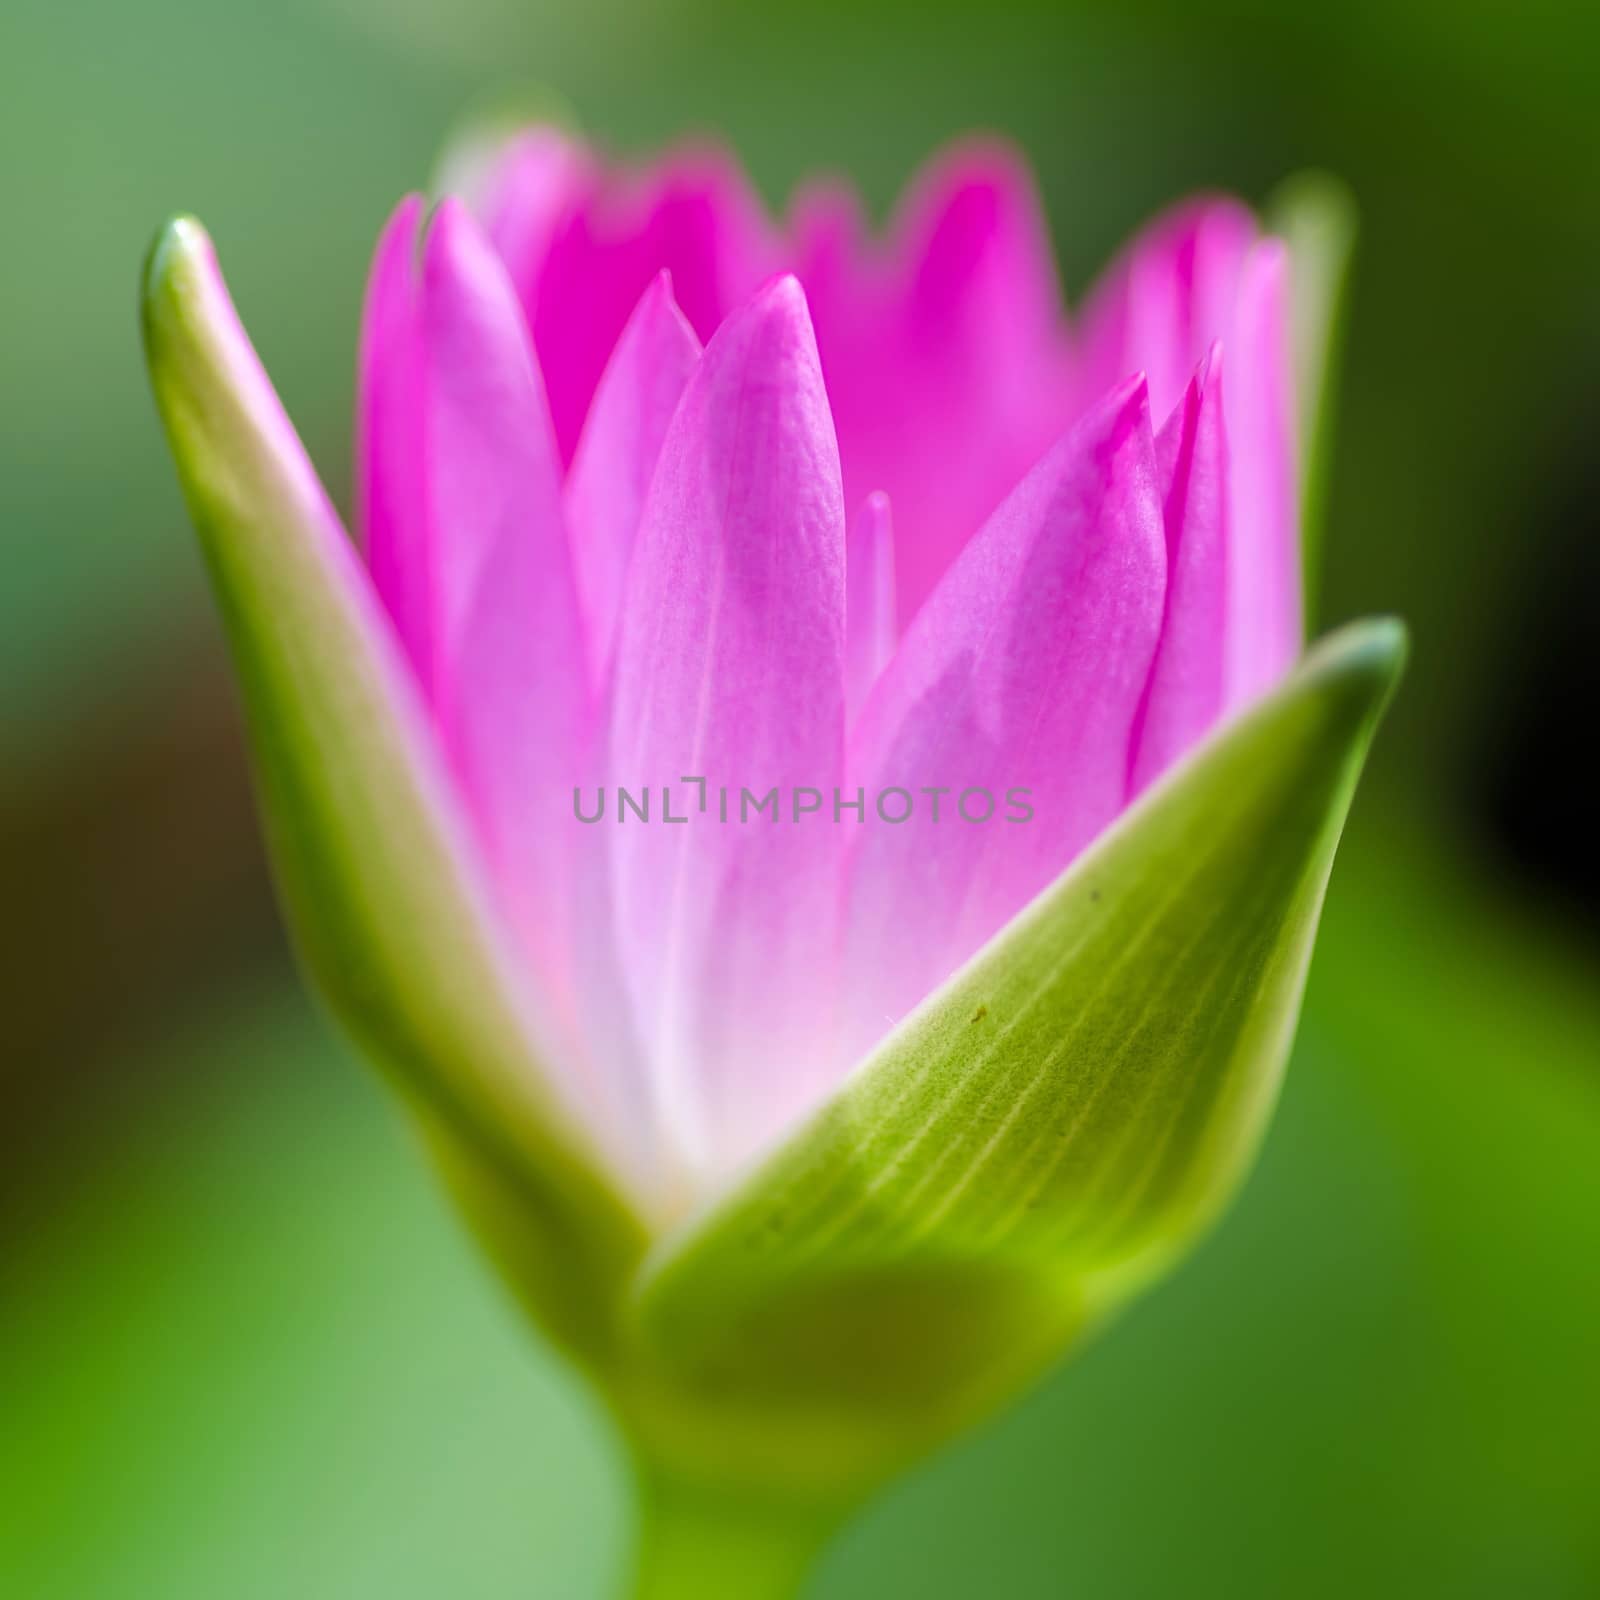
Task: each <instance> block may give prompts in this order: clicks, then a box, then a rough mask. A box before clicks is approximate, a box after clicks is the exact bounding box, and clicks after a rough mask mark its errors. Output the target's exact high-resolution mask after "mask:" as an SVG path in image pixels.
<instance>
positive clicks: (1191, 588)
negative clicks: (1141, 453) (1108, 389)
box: [1131, 345, 1228, 794]
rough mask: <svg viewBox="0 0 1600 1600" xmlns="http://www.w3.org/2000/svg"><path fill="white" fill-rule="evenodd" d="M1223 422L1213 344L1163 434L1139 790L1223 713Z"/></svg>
mask: <svg viewBox="0 0 1600 1600" xmlns="http://www.w3.org/2000/svg"><path fill="white" fill-rule="evenodd" d="M1222 417H1223V401H1222V349H1221V346H1220V345H1214V346H1213V347H1212V351H1211V354H1210V355H1209V356H1208V357H1207V358H1206V360H1205V362H1204V364H1203V365H1202V367H1201V369H1200V371H1199V373H1198V374H1197V375H1196V376H1195V377H1194V379H1193V380H1192V381H1191V382H1190V384H1189V387H1188V389H1187V391H1186V392H1185V393H1184V396H1183V399H1182V401H1181V402H1180V403H1179V405H1178V408H1177V409H1176V410H1175V411H1174V412H1173V413H1172V415H1171V416H1170V417H1169V418H1168V419H1167V422H1166V425H1165V426H1164V427H1163V428H1162V430H1161V432H1160V434H1159V435H1158V436H1157V438H1156V463H1157V467H1158V470H1159V472H1160V475H1161V500H1162V507H1163V513H1164V517H1165V522H1166V536H1167V598H1166V614H1165V617H1164V619H1163V621H1162V624H1161V643H1160V644H1159V645H1158V646H1157V648H1156V659H1155V665H1154V667H1153V668H1152V669H1151V673H1150V687H1149V690H1148V693H1147V695H1146V698H1145V704H1144V709H1143V712H1142V713H1141V716H1140V721H1139V728H1138V732H1137V734H1136V736H1135V739H1134V746H1133V763H1132V768H1131V774H1132V785H1131V788H1132V792H1133V793H1134V794H1137V793H1139V791H1140V790H1142V789H1143V788H1144V787H1145V786H1146V785H1147V784H1149V783H1150V782H1151V781H1152V780H1153V779H1155V778H1157V777H1159V776H1160V775H1161V773H1162V772H1163V771H1164V770H1165V769H1166V768H1167V767H1168V766H1169V765H1171V763H1172V762H1174V761H1175V760H1177V758H1178V757H1179V756H1181V755H1182V754H1183V753H1184V751H1185V750H1187V749H1188V748H1189V746H1190V745H1192V744H1193V743H1194V742H1195V741H1196V740H1197V739H1199V738H1200V737H1201V736H1202V735H1203V734H1204V733H1205V732H1206V731H1207V730H1208V729H1209V728H1210V726H1211V725H1212V723H1213V722H1214V721H1215V720H1216V718H1217V716H1218V715H1219V713H1220V712H1221V710H1222V704H1223V683H1224V672H1225V670H1226V664H1227V663H1226V647H1227V637H1226V619H1227V604H1228V537H1227V529H1228V520H1227V490H1228V443H1227V434H1226V430H1225V428H1224V426H1223V420H1222Z"/></svg>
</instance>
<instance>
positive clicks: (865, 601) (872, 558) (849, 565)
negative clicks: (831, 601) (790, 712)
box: [845, 494, 897, 718]
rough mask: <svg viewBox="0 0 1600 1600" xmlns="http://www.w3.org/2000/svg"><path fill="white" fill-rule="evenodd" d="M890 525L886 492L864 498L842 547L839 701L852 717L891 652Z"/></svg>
mask: <svg viewBox="0 0 1600 1600" xmlns="http://www.w3.org/2000/svg"><path fill="white" fill-rule="evenodd" d="M896 631H897V630H896V624H895V595H894V524H893V522H892V520H891V518H890V513H889V497H888V495H886V494H869V495H868V496H867V498H866V499H865V500H864V501H863V502H862V504H861V509H860V510H859V511H857V512H856V514H855V517H854V519H853V520H852V521H851V523H850V533H849V538H848V541H847V543H846V547H845V699H846V703H847V706H848V709H849V713H850V716H851V717H852V718H853V717H854V716H855V714H856V712H857V711H859V710H860V708H861V705H862V703H863V702H864V701H865V700H866V698H867V693H868V691H869V690H870V689H871V688H872V686H873V684H874V683H876V682H877V681H878V677H879V675H880V674H881V673H882V671H883V669H884V668H885V667H886V666H888V665H889V658H890V657H891V656H893V654H894V647H895V640H896Z"/></svg>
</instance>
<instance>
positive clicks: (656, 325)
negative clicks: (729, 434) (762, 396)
mask: <svg viewBox="0 0 1600 1600" xmlns="http://www.w3.org/2000/svg"><path fill="white" fill-rule="evenodd" d="M699 357H700V341H699V340H698V339H697V338H695V335H694V330H693V329H692V328H691V327H690V326H689V324H688V323H687V322H686V321H685V320H684V317H683V313H682V312H681V311H679V310H678V307H677V303H676V302H675V301H674V300H673V298H672V283H671V279H670V277H669V276H668V274H667V273H665V272H662V273H660V274H658V275H657V277H656V278H655V280H654V282H652V284H651V285H650V287H649V288H648V289H646V290H645V292H644V297H643V299H641V300H640V302H639V304H638V307H637V308H636V309H635V311H634V313H633V316H632V317H631V318H630V319H629V321H628V325H627V327H626V328H624V329H623V333H622V337H621V339H619V340H618V341H617V348H616V350H615V351H614V352H613V353H612V356H611V360H610V363H609V364H608V365H607V367H606V370H605V376H604V377H602V378H601V380H600V387H599V388H598V389H597V390H596V391H595V397H594V404H593V406H592V407H591V408H590V411H589V420H588V422H587V423H585V425H584V429H583V434H582V437H581V438H580V439H579V441H578V450H577V454H576V455H575V456H574V457H573V460H572V472H571V474H570V476H569V477H568V479H567V490H566V510H567V529H568V532H569V534H570V536H571V539H572V560H573V567H574V571H575V573H576V577H577V583H578V599H579V603H580V604H581V606H582V608H583V616H584V624H585V628H584V631H585V635H586V637H587V639H588V643H589V650H590V668H591V671H592V673H593V675H594V678H595V681H596V682H597V683H598V682H599V681H600V680H601V679H602V677H603V676H604V673H605V669H606V667H607V666H608V664H609V663H610V659H611V652H612V649H613V647H614V645H615V635H616V626H617V618H618V615H619V614H620V611H621V608H622V592H623V585H624V582H625V581H626V578H627V573H628V562H629V558H630V557H631V555H632V553H633V543H634V536H635V534H636V533H637V532H638V528H639V517H640V514H641V513H642V511H643V509H644V499H645V491H646V490H647V489H648V488H649V487H650V478H651V475H652V474H653V473H654V471H655V466H656V457H657V456H658V455H659V454H660V453H661V441H662V440H663V439H664V438H665V437H666V433H667V424H668V423H669V422H671V420H672V414H673V412H674V411H675V410H676V409H677V406H678V400H679V398H680V397H681V396H682V394H683V386H684V384H685V383H687V382H688V379H689V374H690V372H691V371H692V370H693V368H694V364H695V362H696V361H697V360H698V359H699Z"/></svg>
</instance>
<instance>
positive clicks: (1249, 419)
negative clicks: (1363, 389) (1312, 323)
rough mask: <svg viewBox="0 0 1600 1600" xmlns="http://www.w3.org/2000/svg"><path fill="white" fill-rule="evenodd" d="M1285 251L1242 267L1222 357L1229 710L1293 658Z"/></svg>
mask: <svg viewBox="0 0 1600 1600" xmlns="http://www.w3.org/2000/svg"><path fill="white" fill-rule="evenodd" d="M1288 273H1289V263H1288V251H1287V249H1286V248H1285V246H1284V245H1283V243H1282V241H1281V240H1278V239H1264V240H1262V241H1261V243H1260V244H1258V245H1257V246H1256V247H1255V249H1254V250H1253V251H1252V252H1251V254H1250V257H1249V260H1248V261H1247V262H1246V264H1245V269H1244V277H1243V281H1242V283H1241V285H1240V289H1239V305H1238V310H1237V312H1236V320H1235V325H1234V326H1235V331H1234V338H1233V344H1232V346H1231V348H1230V350H1229V352H1228V388H1227V412H1228V444H1229V462H1230V465H1229V472H1228V544H1229V559H1228V572H1229V577H1228V647H1229V661H1228V703H1229V705H1239V704H1241V703H1244V702H1247V701H1249V700H1253V699H1254V698H1255V697H1256V696H1257V695H1259V694H1261V693H1263V692H1264V691H1265V690H1267V689H1269V688H1270V687H1271V686H1272V685H1273V684H1274V683H1276V682H1277V680H1278V679H1279V678H1280V677H1282V676H1283V674H1284V673H1285V672H1287V671H1288V670H1289V668H1290V667H1291V666H1292V665H1293V663H1294V661H1295V659H1296V657H1298V655H1299V654H1300V643H1301V616H1300V509H1299V499H1298V489H1297V484H1296V472H1297V466H1296V459H1295V418H1294V375H1293V369H1292V367H1291V365H1290V352H1289V310H1288V298H1287V297H1288Z"/></svg>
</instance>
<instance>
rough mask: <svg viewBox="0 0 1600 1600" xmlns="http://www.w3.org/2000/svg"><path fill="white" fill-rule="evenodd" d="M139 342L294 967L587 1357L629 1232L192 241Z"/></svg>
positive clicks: (632, 1253)
mask: <svg viewBox="0 0 1600 1600" xmlns="http://www.w3.org/2000/svg"><path fill="white" fill-rule="evenodd" d="M144 333H145V346H146V351H147V355H148V359H149V364H150V374H151V381H152V383H153V385H154V388H155V394H156V401H157V404H158V406H159V408H160V411H161V417H162V421H163V422H164V423H165V425H166V430H167V434H168V438H169V440H170V442H171V446H172V451H173V455H174V457H175V458H176V460H177V464H178V472H179V477H180V479H181V481H182V485H183V490H184V495H185V498H186V499H187V501H188V504H189V509H190V512H191V514H192V515H193V518H194V521H195V525H196V527H197V528H198V530H199V533H200V537H201V542H202V545H203V547H204V550H205V555H206V560H207V564H208V566H209V569H210V573H211V578H212V583H213V585H214V587H215V589H216V593H217V598H218V601H219V603H220V606H221V609H222V613H223V617H224V620H225V622H226V625H227V633H228V641H229V645H230V647H231V650H232V653H233V659H234V665H235V667H236V669H237V672H238V677H239V681H240V683H241V685H242V689H243V695H244V704H245V712H246V718H247V722H248V727H249V735H250V743H251V748H252V753H253V756H254V762H255V771H256V778H257V784H258V788H259V792H260V799H261V806H262V811H263V813H264V815H265V820H266V826H267V833H268V840H269V845H270V849H271V854H272V859H273V865H274V868H275V870H276V873H277V877H278V882H279V887H280V889H281V891H282V893H283V897H284V900H285V903H286V907H287V911H288V917H289V922H290V925H291V928H292V930H293V932H294V934H295V938H296V943H297V945H298V947H299V949H300V952H301V955H302V957H303V959H304V962H305V965H306V966H307V968H308V969H309V972H310V974H311V976H312V978H313V980H314V981H315V982H316V984H317V986H318V987H319V988H320V989H321V991H322V992H323V994H324V995H325V996H326V997H327V999H328V1001H329V1002H330V1004H331V1006H332V1008H333V1010H334V1011H335V1012H336V1013H337V1014H338V1016H339V1017H340V1018H341V1020H342V1021H343V1022H344V1023H345V1024H346V1026H347V1027H348V1028H349V1029H350V1031H351V1032H352V1033H353V1034H354V1035H355V1037H356V1039H357V1041H358V1043H360V1044H361V1045H362V1047H363V1048H364V1049H365V1051H366V1052H367V1053H368V1054H369V1055H370V1056H371V1057H372V1058H373V1059H374V1060H375V1061H376V1062H378V1063H379V1064H381V1065H382V1066H383V1067H385V1068H386V1069H387V1070H388V1071H389V1073H390V1074H391V1076H392V1077H393V1078H394V1080H395V1082H396V1083H397V1084H398V1085H399V1087H400V1088H401V1089H402V1090H403V1091H404V1093H405V1095H406V1096H407V1098H408V1099H409V1100H410V1101H411V1103H412V1104H413V1106H414V1107H415V1108H416V1110H417V1112H418V1114H419V1116H420V1117H421V1119H422V1121H423V1124H424V1127H425V1129H426V1130H427V1132H428V1135H429V1137H430V1139H431V1140H432V1142H433V1143H434V1144H435V1146H436V1147H437V1148H439V1149H440V1150H441V1152H443V1153H444V1155H445V1158H446V1165H447V1170H448V1171H449V1172H450V1174H451V1176H452V1177H453V1179H454V1180H455V1182H456V1184H457V1187H458V1189H459V1190H461V1191H462V1192H463V1193H464V1194H465V1196H466V1197H467V1198H468V1199H469V1204H470V1206H471V1209H472V1210H473V1212H474V1215H475V1216H476V1217H477V1218H478V1220H479V1221H480V1223H481V1224H492V1222H493V1219H494V1217H496V1216H505V1215H510V1214H514V1215H515V1217H516V1224H515V1233H516V1241H515V1251H516V1254H517V1258H518V1260H517V1272H518V1280H519V1284H520V1286H521V1287H522V1288H523V1289H524V1291H525V1292H526V1293H528V1294H529V1296H530V1298H532V1299H534V1300H535V1301H536V1303H537V1304H538V1308H539V1310H540V1313H541V1315H542V1316H543V1318H544V1320H545V1322H546V1325H547V1326H548V1327H550V1328H551V1329H552V1331H553V1332H555V1333H556V1335H557V1336H558V1337H559V1338H562V1339H563V1340H564V1341H565V1342H566V1343H567V1344H569V1345H570V1346H572V1347H574V1348H577V1349H579V1350H581V1351H583V1352H585V1353H589V1354H592V1352H593V1349H594V1347H595V1346H596V1345H597V1344H598V1343H600V1342H603V1341H604V1340H605V1339H607V1338H608V1337H609V1329H610V1326H611V1323H610V1316H609V1313H610V1310H611V1308H612V1307H613V1306H614V1303H615V1296H616V1292H617V1286H618V1284H619V1282H620V1281H621V1280H622V1277H623V1275H624V1274H625V1273H626V1272H627V1271H628V1270H629V1269H630V1267H631V1266H632V1265H633V1263H634V1262H635V1261H636V1260H637V1257H638V1255H639V1252H640V1250H641V1248H642V1241H643V1230H642V1228H641V1227H640V1225H639V1224H638V1223H637V1222H636V1221H635V1220H634V1217H633V1214H632V1212H631V1210H630V1208H629V1206H628V1205H627V1204H626V1203H625V1201H624V1200H623V1199H622V1198H621V1196H620V1195H619V1194H618V1193H617V1192H616V1190H615V1188H614V1186H613V1185H612V1183H611V1182H610V1180H609V1179H608V1178H607V1177H606V1176H605V1169H604V1167H603V1165H602V1163H601V1160H600V1158H599V1156H598V1154H597V1152H596V1150H595V1148H594V1145H593V1142H592V1140H591V1139H590V1137H588V1135H587V1134H586V1131H585V1130H584V1129H583V1128H582V1127H581V1125H580V1124H579V1122H578V1119H577V1118H576V1116H575V1115H573V1114H572V1112H571V1111H570V1109H569V1107H568V1106H567V1105H566V1104H565V1103H564V1102H563V1101H562V1099H561V1097H560V1096H559V1094H558V1093H557V1091H556V1089H555V1087H554V1084H553V1081H552V1080H551V1079H550V1078H549V1076H548V1075H547V1074H546V1073H545V1072H544V1071H543V1070H542V1068H541V1064H540V1052H539V1050H538V1048H537V1044H536V1039H537V1037H538V1027H537V1024H536V1021H535V1019H533V1018H532V1017H531V1016H530V1014H529V1012H528V1006H527V1002H526V999H525V996H524V995H523V993H522V990H521V987H520V984H519V980H518V978H517V976H516V971H515V964H514V960H513V959H512V957H511V956H510V955H509V954H508V953H507V952H506V951H505V950H504V949H503V940H502V935H501V934H500V932H499V930H498V928H497V926H496V924H495V919H494V916H493V914H492V912H491V910H490V901H489V896H488V894H487V892H486V891H485V890H484V888H483V886H482V883H481V869H480V868H479V867H478V866H477V864H476V862H475V860H474V858H473V857H472V854H471V852H470V850H469V849H468V847H467V846H466V845H465V844H464V842H463V841H464V835H465V830H464V828H463V827H462V826H461V825H460V823H459V819H458V818H456V817H455V815H454V811H453V805H454V801H453V797H452V795H451V792H450V788H449V784H448V781H447V779H446V778H445V776H444V773H443V769H442V764H441V762H440V759H439V755H438V751H437V749H436V747H435V745H434V742H433V739H432V735H431V733H430V732H429V730H428V728H427V725H426V721H425V718H424V717H423V714H422V710H421V707H420V704H419V703H417V698H416V690H415V688H414V685H413V684H412V681H411V679H410V676H409V674H408V672H407V671H406V669H405V667H404V665H403V663H402V661H401V659H400V656H399V651H398V647H397V645H396V643H395V640H394V637H393V635H392V633H391V631H390V630H389V627H388V625H387V623H386V621H385V620H384V618H383V617H382V615H381V614H380V612H379V610H378V606H377V602H376V599H375V597H374V595H373V593H372V590H371V586H370V584H369V583H368V582H367V580H366V577H365V575H364V574H363V573H362V572H361V571H360V569H359V563H358V560H357V557H356V555H355V552H354V551H353V549H352V548H351V547H350V545H349V542H348V540H347V539H346V538H345V535H344V532H343V530H342V528H341V527H340V526H339V523H338V519H337V517H336V515H335V513H334V511H333V509H332V507H331V506H329V504H328V502H327V499H326V497H325V495H324V494H323V491H322V489H321V486H320V485H319V483H318V481H317V478H316V474H315V472H314V470H313V469H312V466H311V464H310V462H309V461H308V460H307V459H306V456H305V453H304V451H303V450H302V448H301V446H300V442H299V440H298V439H297V438H296V437H295V434H294V430H293V428H292V426H291V425H290V423H289V420H288V418H287V417H286V416H285V415H284V413H283V410H282V408H281V406H280V405H279V404H278V401H277V399H276V397H275V396H274V395H273V393H272V389H271V386H270V384H269V383H268V382H267V379H266V376H265V374H264V373H263V372H262V371H261V368H260V365H259V363H258V362H257V360H256V356H255V352H254V351H253V350H252V349H251V347H250V343H249V340H248V339H247V338H246V336H245V333H244V330H243V329H242V327H240V325H239V322H238V319H237V317H236V316H235V315H234V312H233V308H232V306H231V304H230V303H229V300H228V297H227V292H226V290H225V289H224V287H223V284H222V280H221V277H220V275H219V274H218V272H217V268H216V262H215V259H214V257H213V254H212V250H211V245H210V241H209V239H207V237H206V235H205V233H204V231H203V230H202V229H201V228H200V226H199V224H197V223H195V222H193V221H191V220H189V219H186V218H180V219H178V220H177V221H174V222H172V223H170V224H168V226H167V227H166V228H165V229H164V230H163V232H162V233H161V235H160V236H159V237H158V238H157V240H156V243H155V245H154V247H153V248H152V251H151V254H150V258H149V262H148V265H147V268H146V277H145V295H144ZM497 1242H499V1243H501V1244H502V1247H504V1241H503V1240H498V1241H497Z"/></svg>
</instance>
